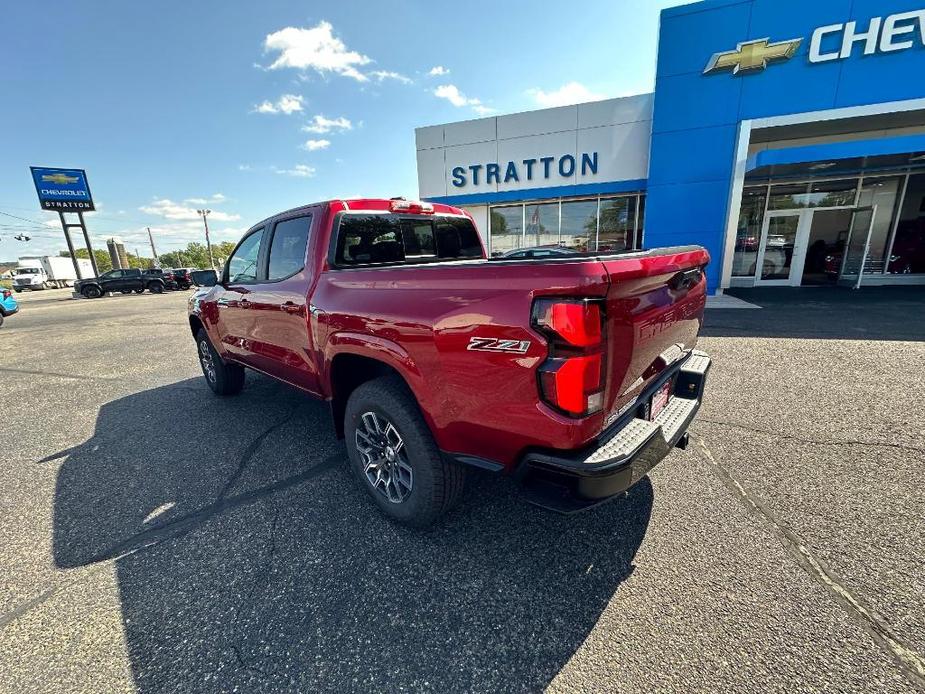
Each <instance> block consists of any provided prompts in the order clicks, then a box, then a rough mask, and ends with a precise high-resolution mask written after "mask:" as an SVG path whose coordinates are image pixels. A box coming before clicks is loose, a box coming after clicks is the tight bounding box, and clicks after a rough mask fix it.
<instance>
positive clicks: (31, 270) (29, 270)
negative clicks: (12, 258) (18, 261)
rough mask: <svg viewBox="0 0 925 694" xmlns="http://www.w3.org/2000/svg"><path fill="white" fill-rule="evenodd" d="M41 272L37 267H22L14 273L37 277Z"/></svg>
mask: <svg viewBox="0 0 925 694" xmlns="http://www.w3.org/2000/svg"><path fill="white" fill-rule="evenodd" d="M39 272H40V270H39V269H38V268H37V267H20V268H16V270H15V271H14V272H13V274H14V275H37V274H39Z"/></svg>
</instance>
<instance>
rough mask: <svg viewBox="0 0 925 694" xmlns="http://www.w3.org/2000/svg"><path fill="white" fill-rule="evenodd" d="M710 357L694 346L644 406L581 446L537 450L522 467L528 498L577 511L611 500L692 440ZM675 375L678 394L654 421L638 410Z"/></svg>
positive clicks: (519, 472) (643, 400) (643, 399)
mask: <svg viewBox="0 0 925 694" xmlns="http://www.w3.org/2000/svg"><path fill="white" fill-rule="evenodd" d="M710 366H711V361H710V358H709V357H708V356H707V355H706V354H704V353H703V352H698V351H695V352H693V353H692V354H691V356H689V357H688V358H687V359H686V360H685V361H683V362H681V363H680V364H678V365H676V366H675V367H674V368H673V369H672V370H670V371H669V372H668V373H666V374H665V375H663V376H662V378H661V379H660V380H659V382H658V383H656V384H655V385H654V387H653V388H651V389H649V391H647V393H645V394H643V397H641V398H640V399H639V401H638V402H639V405H638V406H637V407H636V408H635V409H634V410H633V411H631V412H630V413H628V415H626V416H625V417H624V418H622V419H620V420H619V421H617V422H616V423H615V424H614V425H613V426H611V427H610V428H609V429H607V430H606V431H605V432H604V433H603V434H601V436H600V437H598V439H597V440H596V441H595V442H594V443H592V444H591V445H590V446H588V447H586V448H583V449H581V450H579V451H569V452H565V451H532V452H530V453H527V454H526V455H525V456H524V457H523V459H522V461H521V463H520V465H519V466H518V470H517V476H518V477H519V478H520V480H521V482H522V484H523V487H524V493H525V496H526V498H527V500H528V501H530V502H531V503H534V504H536V505H538V506H542V507H543V508H547V509H550V510H553V511H557V512H560V513H575V512H577V511H583V510H585V509H588V508H591V507H592V506H596V505H598V504H601V503H603V502H605V501H609V500H610V499H612V498H614V497H615V496H617V495H619V494H621V493H623V492H625V491H626V490H627V489H629V488H630V487H632V486H633V485H634V484H636V483H637V482H638V481H639V480H641V479H642V478H643V477H645V476H646V474H648V472H649V471H650V470H651V469H652V468H653V467H655V465H657V464H658V463H659V462H660V461H661V460H662V459H663V458H665V456H667V455H668V454H669V453H670V452H671V451H672V449H673V448H675V447H679V448H684V447H686V445H687V429H688V427H689V426H690V423H691V422H692V421H693V419H694V417H695V415H696V414H697V411H698V410H699V409H700V404H701V401H702V400H703V393H704V387H705V385H706V378H707V373H708V372H709V370H710ZM668 379H674V389H673V397H672V398H671V399H670V400H669V401H668V404H667V405H666V406H665V408H664V409H663V410H662V411H661V412H660V413H659V414H658V416H656V417H655V418H654V419H653V420H651V421H650V420H648V419H642V418H640V417H639V416H638V415H639V414H640V413H641V410H643V409H645V408H646V404H647V403H648V402H649V398H650V397H651V394H652V393H653V392H655V391H657V390H658V388H659V387H660V386H661V385H663V384H664V383H665V381H667V380H668Z"/></svg>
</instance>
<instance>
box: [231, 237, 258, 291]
mask: <svg viewBox="0 0 925 694" xmlns="http://www.w3.org/2000/svg"><path fill="white" fill-rule="evenodd" d="M262 239H263V229H258V230H257V231H255V232H254V233H252V234H251V235H250V236H248V237H247V238H246V239H244V240H243V241H242V242H241V245H240V246H238V247H237V248H236V249H235V252H234V253H233V254H232V255H231V257H230V258H229V259H228V281H229V282H231V283H232V284H235V283H240V282H256V281H257V263H258V261H259V260H260V242H261V240H262Z"/></svg>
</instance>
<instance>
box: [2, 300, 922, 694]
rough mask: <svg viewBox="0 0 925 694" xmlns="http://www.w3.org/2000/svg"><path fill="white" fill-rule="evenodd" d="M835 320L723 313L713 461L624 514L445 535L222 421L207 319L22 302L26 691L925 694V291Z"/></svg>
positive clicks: (232, 403)
mask: <svg viewBox="0 0 925 694" xmlns="http://www.w3.org/2000/svg"><path fill="white" fill-rule="evenodd" d="M813 291H815V293H813V292H798V293H794V294H793V295H791V296H790V298H789V299H787V300H786V301H782V300H780V299H779V298H777V297H779V296H781V295H772V296H770V297H768V296H763V295H761V294H760V293H758V294H752V295H743V296H744V298H746V299H748V300H753V301H756V302H757V303H759V304H763V305H765V306H766V308H764V309H763V310H761V311H735V310H717V311H710V312H708V318H707V326H706V331H705V332H706V337H704V339H703V340H702V342H701V347H702V348H704V349H706V350H708V351H709V352H711V354H712V356H713V357H714V359H715V367H714V370H713V372H712V374H711V377H710V379H711V380H710V383H709V390H708V401H707V403H706V404H705V406H704V408H703V410H702V411H701V414H700V416H699V418H698V420H697V422H696V424H695V426H694V436H693V438H694V445H693V446H691V447H690V448H689V449H688V450H687V451H684V452H682V451H677V452H676V453H675V454H674V455H673V456H672V457H670V458H669V459H668V460H666V461H665V462H664V463H663V464H662V465H660V466H659V467H658V468H656V470H655V471H653V473H652V474H651V475H650V477H649V478H647V479H646V480H643V482H641V483H640V484H638V485H637V486H636V487H635V488H633V489H632V490H631V492H630V493H629V494H628V495H627V496H626V497H625V498H622V499H619V500H617V501H615V502H613V503H611V504H608V505H606V506H603V507H599V508H597V509H595V510H593V511H591V512H588V513H586V514H583V515H579V516H573V517H560V516H555V515H550V514H549V513H547V512H544V511H540V510H538V509H535V508H533V507H531V506H529V505H527V504H526V503H524V502H523V501H522V500H521V499H520V498H519V496H518V494H517V489H516V487H515V485H514V484H513V483H511V482H509V481H508V480H505V479H499V478H495V477H492V476H489V475H487V474H486V475H480V476H472V477H470V480H469V485H468V487H467V491H466V494H465V497H464V501H463V503H462V505H461V506H460V507H459V508H458V509H457V510H455V511H454V512H453V513H452V514H451V515H450V516H449V517H448V518H447V519H446V521H445V522H444V523H442V524H441V525H439V526H438V527H436V528H435V529H433V530H430V531H427V532H420V531H412V530H406V529H403V528H399V527H397V526H394V525H392V524H390V523H389V522H387V521H385V520H384V519H383V518H382V517H381V516H379V515H378V514H377V513H376V512H375V511H374V510H373V508H372V506H371V505H370V503H368V502H367V500H366V498H365V497H364V496H363V493H362V490H360V489H359V488H358V487H357V486H356V485H355V484H354V482H353V481H352V480H351V479H350V478H349V477H348V475H347V471H346V468H345V466H344V459H345V452H344V449H343V445H342V443H340V442H339V441H337V440H336V439H335V438H334V436H333V434H332V431H331V427H330V425H329V420H328V412H327V410H326V408H325V406H324V405H323V404H320V403H316V402H313V401H311V400H307V399H306V398H304V397H303V396H301V395H300V394H298V393H297V392H294V391H292V390H290V389H288V388H287V387H284V386H282V385H278V384H276V383H274V382H272V381H270V380H268V379H265V378H263V377H259V376H254V375H251V374H248V382H247V386H246V388H245V391H244V393H243V394H242V395H241V396H240V397H238V398H234V399H227V400H220V399H216V398H214V397H213V396H212V395H211V393H210V391H209V390H208V389H207V388H206V386H205V384H204V383H203V381H202V379H201V375H200V372H199V367H198V364H197V361H196V355H195V350H194V346H193V343H192V341H191V339H190V336H189V329H188V327H187V323H186V317H185V302H186V299H187V297H188V293H186V292H179V293H169V294H166V295H163V296H151V295H147V294H146V295H143V296H136V295H130V296H116V297H112V298H107V299H103V300H97V301H71V300H67V299H66V297H67V296H68V292H64V291H60V292H46V293H36V294H24V295H18V298H20V299H21V305H22V311H21V312H20V314H18V315H17V316H15V317H13V318H11V319H9V320H8V321H7V323H6V325H4V327H3V328H2V329H0V346H2V350H0V354H2V359H0V379H2V384H3V395H2V400H0V416H2V422H3V425H2V427H0V588H2V590H0V691H4V692H16V693H17V694H22V693H23V692H34V691H42V692H52V691H54V692H58V691H62V692H72V691H73V692H77V691H80V692H109V691H140V692H187V691H189V692H203V691H223V692H226V691H242V692H260V691H279V690H284V691H339V692H343V691H361V690H362V691H421V690H426V691H435V692H449V691H486V692H498V691H538V690H543V689H545V688H548V689H550V690H552V691H562V692H590V691H611V692H618V691H619V692H740V691H751V692H787V693H788V694H792V693H794V692H914V691H922V689H923V683H925V523H923V508H925V503H923V502H925V493H923V491H922V489H923V486H922V483H921V475H922V474H923V471H925V449H923V443H922V432H923V431H925V388H923V376H922V368H921V365H922V364H923V363H925V292H923V291H912V290H895V291H892V292H891V291H886V290H870V291H868V292H862V293H859V294H851V293H848V292H835V293H833V292H828V291H826V290H813ZM746 294H747V293H746Z"/></svg>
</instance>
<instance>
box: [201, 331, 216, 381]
mask: <svg viewBox="0 0 925 694" xmlns="http://www.w3.org/2000/svg"><path fill="white" fill-rule="evenodd" d="M199 363H200V364H202V373H203V374H205V377H206V380H207V381H209V383H215V362H214V361H213V360H212V349H211V348H210V347H209V343H208V342H206V341H205V340H200V341H199Z"/></svg>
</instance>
